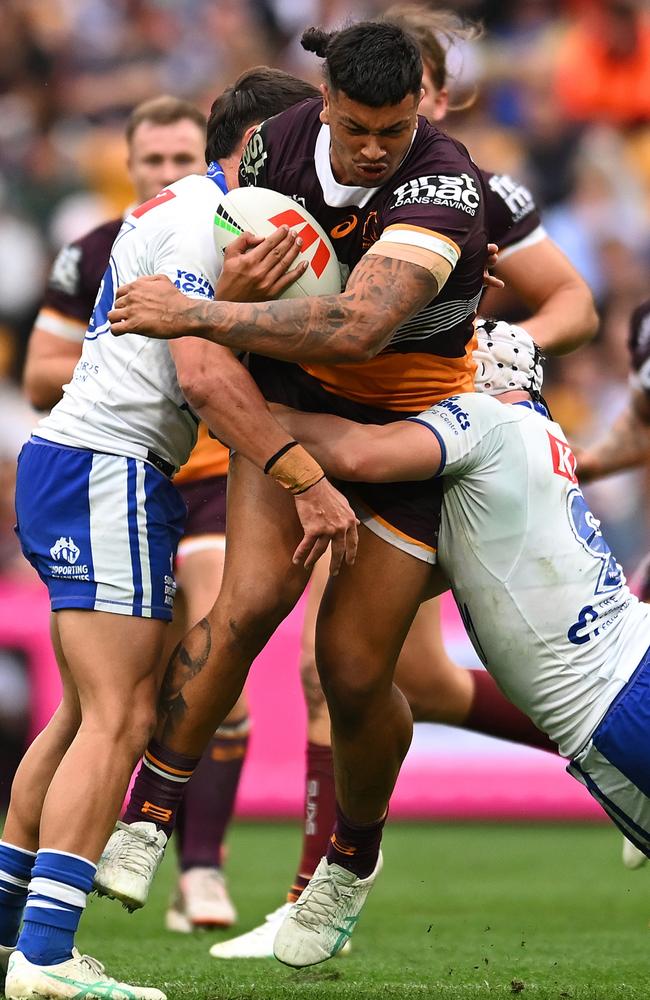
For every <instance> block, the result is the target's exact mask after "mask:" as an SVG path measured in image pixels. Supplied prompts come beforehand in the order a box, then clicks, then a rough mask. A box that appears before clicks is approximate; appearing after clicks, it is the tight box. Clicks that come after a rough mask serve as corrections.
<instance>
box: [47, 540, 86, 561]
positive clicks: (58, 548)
mask: <svg viewBox="0 0 650 1000" xmlns="http://www.w3.org/2000/svg"><path fill="white" fill-rule="evenodd" d="M79 552H80V549H78V548H77V546H76V545H75V543H74V542H73V541H72V538H63V537H62V538H59V540H58V541H56V542H55V543H54V545H53V546H52V548H51V549H50V555H51V556H52V558H53V559H56V560H57V561H58V560H60V559H65V561H66V562H67V563H70V564H71V565H73V566H74V564H75V563H76V561H77V559H78V558H79Z"/></svg>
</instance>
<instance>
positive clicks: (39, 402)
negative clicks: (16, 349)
mask: <svg viewBox="0 0 650 1000" xmlns="http://www.w3.org/2000/svg"><path fill="white" fill-rule="evenodd" d="M79 331H80V339H79V342H77V341H75V340H67V339H66V338H65V337H57V336H56V335H55V334H53V333H48V332H47V331H46V330H41V329H40V327H38V326H35V327H34V329H33V330H32V333H31V336H30V338H29V344H28V347H27V359H26V361H25V371H24V373H23V389H24V391H25V395H26V396H27V398H28V399H29V401H30V403H31V404H32V406H35V407H36V409H37V410H51V409H52V407H53V406H54V405H55V404H56V403H58V402H59V400H60V399H61V396H62V395H63V390H62V386H63V385H65V384H66V383H67V382H69V381H70V379H71V378H72V373H73V371H74V368H75V365H76V363H77V361H78V360H79V358H80V357H81V348H82V346H83V334H84V327H83V324H81V323H79Z"/></svg>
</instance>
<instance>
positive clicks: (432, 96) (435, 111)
mask: <svg viewBox="0 0 650 1000" xmlns="http://www.w3.org/2000/svg"><path fill="white" fill-rule="evenodd" d="M422 90H423V95H422V100H421V101H420V107H419V108H418V114H420V115H424V117H425V118H427V119H428V120H429V121H430V122H441V121H442V120H443V118H444V117H445V115H446V114H447V108H448V106H449V94H448V92H447V88H446V87H443V88H442V90H438V88H437V87H436V85H435V83H434V82H433V78H432V76H431V70H430V69H429V66H428V65H427V64H426V62H425V63H424V70H423V73H422Z"/></svg>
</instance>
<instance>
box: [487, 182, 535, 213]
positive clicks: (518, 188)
mask: <svg viewBox="0 0 650 1000" xmlns="http://www.w3.org/2000/svg"><path fill="white" fill-rule="evenodd" d="M489 185H490V190H491V191H494V193H495V194H497V195H498V196H499V198H501V200H502V201H504V202H505V204H506V206H507V208H508V211H509V212H510V215H511V216H512V222H513V224H514V223H515V222H519V220H520V219H523V218H525V217H526V216H527V215H530V213H531V212H532V211H533V210H534V208H535V202H534V201H533V196H532V194H531V193H530V191H529V190H528V188H527V187H524V185H523V184H518V183H517V181H515V180H513V178H512V177H510V176H509V175H508V174H495V175H494V177H490V180H489Z"/></svg>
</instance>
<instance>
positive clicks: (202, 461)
mask: <svg viewBox="0 0 650 1000" xmlns="http://www.w3.org/2000/svg"><path fill="white" fill-rule="evenodd" d="M227 472H228V449H227V448H226V447H225V445H223V444H221V442H220V441H215V439H214V438H211V437H210V435H209V433H208V428H207V427H206V425H205V424H203V423H202V424H200V425H199V434H198V437H197V439H196V444H195V445H194V447H193V449H192V454H191V455H190V457H189V459H188V460H187V462H186V463H185V465H184V466H183V467H182V469H180V470H179V472H177V473H176V475H175V476H174V482H175V483H176V484H178V483H190V482H194V481H195V480H196V479H208V478H210V477H211V476H225V475H226V474H227Z"/></svg>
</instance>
